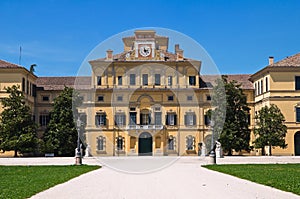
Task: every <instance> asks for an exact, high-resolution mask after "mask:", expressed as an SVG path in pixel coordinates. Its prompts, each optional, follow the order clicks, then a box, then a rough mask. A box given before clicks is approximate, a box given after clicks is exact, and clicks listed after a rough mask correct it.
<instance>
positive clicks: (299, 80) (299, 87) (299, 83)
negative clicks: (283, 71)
mask: <svg viewBox="0 0 300 199" xmlns="http://www.w3.org/2000/svg"><path fill="white" fill-rule="evenodd" d="M295 86H296V90H300V76H296V78H295Z"/></svg>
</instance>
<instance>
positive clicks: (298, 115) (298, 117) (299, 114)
mask: <svg viewBox="0 0 300 199" xmlns="http://www.w3.org/2000/svg"><path fill="white" fill-rule="evenodd" d="M296 122H300V107H296Z"/></svg>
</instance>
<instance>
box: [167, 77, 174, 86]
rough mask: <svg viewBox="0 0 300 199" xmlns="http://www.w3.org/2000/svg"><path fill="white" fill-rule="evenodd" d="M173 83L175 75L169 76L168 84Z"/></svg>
mask: <svg viewBox="0 0 300 199" xmlns="http://www.w3.org/2000/svg"><path fill="white" fill-rule="evenodd" d="M172 85H173V77H172V76H168V86H172Z"/></svg>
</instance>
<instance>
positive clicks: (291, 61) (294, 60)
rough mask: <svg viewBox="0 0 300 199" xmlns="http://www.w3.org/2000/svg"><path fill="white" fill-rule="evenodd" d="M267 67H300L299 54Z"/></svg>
mask: <svg viewBox="0 0 300 199" xmlns="http://www.w3.org/2000/svg"><path fill="white" fill-rule="evenodd" d="M269 66H270V67H300V53H298V54H295V55H293V56H290V57H287V58H285V59H282V60H280V61H278V62H276V63H274V64H271V65H269Z"/></svg>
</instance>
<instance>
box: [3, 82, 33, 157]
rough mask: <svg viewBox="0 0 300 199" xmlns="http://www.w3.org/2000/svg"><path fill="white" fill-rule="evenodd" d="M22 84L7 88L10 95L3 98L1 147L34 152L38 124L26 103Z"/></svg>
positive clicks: (21, 151)
mask: <svg viewBox="0 0 300 199" xmlns="http://www.w3.org/2000/svg"><path fill="white" fill-rule="evenodd" d="M19 89H20V86H15V85H14V86H12V87H8V88H6V92H7V93H9V97H7V98H4V99H2V104H3V108H4V110H3V112H2V113H1V114H0V149H1V150H3V151H10V150H14V152H15V153H14V156H15V157H17V154H18V152H20V153H26V152H34V151H35V150H36V148H37V144H38V139H37V134H36V130H37V125H36V124H35V122H34V121H33V119H32V115H31V112H30V107H29V106H28V105H26V103H25V98H24V95H23V93H22V92H21V91H20V90H19Z"/></svg>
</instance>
